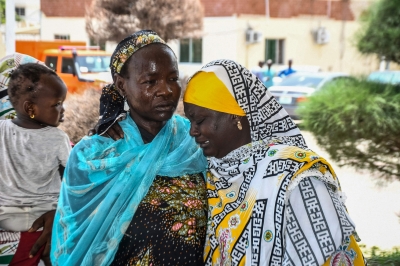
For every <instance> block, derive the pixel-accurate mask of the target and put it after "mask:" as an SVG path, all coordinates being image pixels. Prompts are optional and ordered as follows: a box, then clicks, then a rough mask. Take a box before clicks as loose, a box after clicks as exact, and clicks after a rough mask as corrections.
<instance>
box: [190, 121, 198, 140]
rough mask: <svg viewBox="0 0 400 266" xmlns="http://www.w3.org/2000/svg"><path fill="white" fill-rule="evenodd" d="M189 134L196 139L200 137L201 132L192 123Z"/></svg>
mask: <svg viewBox="0 0 400 266" xmlns="http://www.w3.org/2000/svg"><path fill="white" fill-rule="evenodd" d="M189 134H190V136H192V137H196V136H198V135H199V130H198V129H197V127H196V126H195V125H193V124H192V123H190V130H189Z"/></svg>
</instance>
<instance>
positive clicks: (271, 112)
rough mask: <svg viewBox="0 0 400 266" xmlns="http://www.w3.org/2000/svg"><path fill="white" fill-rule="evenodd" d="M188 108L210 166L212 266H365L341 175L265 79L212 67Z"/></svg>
mask: <svg viewBox="0 0 400 266" xmlns="http://www.w3.org/2000/svg"><path fill="white" fill-rule="evenodd" d="M184 105H185V114H186V116H187V117H188V118H189V120H190V122H191V129H190V134H191V135H192V136H193V137H194V138H195V140H196V142H197V143H198V144H199V145H200V147H201V148H202V149H203V153H204V155H206V156H207V157H208V172H207V180H206V182H207V188H208V192H207V196H208V204H209V213H208V214H209V218H208V221H209V222H208V230H207V239H206V246H205V253H204V259H205V261H206V265H365V263H364V258H363V255H362V253H361V251H360V249H359V247H358V245H357V243H356V241H355V239H356V238H355V235H356V233H355V225H354V223H353V221H352V220H351V218H350V217H349V215H348V213H347V211H346V208H345V205H344V202H343V198H342V192H341V188H340V185H339V181H338V179H337V177H336V175H335V172H334V171H333V169H332V167H331V166H330V165H329V163H328V162H327V161H326V160H325V159H323V158H322V157H320V156H318V155H317V154H316V153H314V152H313V151H311V150H310V149H309V148H308V147H307V145H306V143H305V141H304V138H303V136H302V135H301V132H300V130H299V129H298V128H297V126H296V124H295V123H294V122H293V121H292V119H291V118H290V117H289V115H288V114H287V112H286V111H285V110H284V109H283V107H282V106H281V105H280V104H279V103H278V102H277V101H276V100H275V98H273V97H272V96H271V94H270V93H269V92H268V91H267V89H266V88H265V87H264V86H263V84H262V82H261V81H260V80H258V79H257V78H256V77H255V76H254V75H253V74H251V73H250V72H249V71H248V70H247V69H246V68H244V67H242V66H241V65H239V64H237V63H235V62H233V61H230V60H219V61H214V62H211V63H209V64H207V65H206V66H204V67H203V68H202V69H201V70H200V71H199V72H197V73H196V74H195V75H194V76H193V77H192V78H191V80H190V81H189V82H188V86H187V89H186V92H185V95H184Z"/></svg>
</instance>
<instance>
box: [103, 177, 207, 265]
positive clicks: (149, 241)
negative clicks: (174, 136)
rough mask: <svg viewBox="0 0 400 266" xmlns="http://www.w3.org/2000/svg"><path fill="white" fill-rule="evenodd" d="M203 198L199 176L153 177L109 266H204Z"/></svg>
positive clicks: (204, 196)
mask: <svg viewBox="0 0 400 266" xmlns="http://www.w3.org/2000/svg"><path fill="white" fill-rule="evenodd" d="M206 225H207V198H206V185H205V181H204V177H203V175H201V174H194V175H185V176H182V177H178V178H170V177H163V176H157V177H156V179H155V180H154V182H153V184H152V185H151V187H150V189H149V192H148V193H147V195H146V196H145V197H144V199H143V200H142V202H141V203H140V204H139V207H138V209H137V211H136V213H135V216H134V217H133V219H132V221H131V223H130V224H129V227H128V229H127V230H126V232H125V234H124V237H123V238H122V240H121V242H120V245H119V248H118V251H117V253H116V255H115V259H114V261H113V263H112V264H111V266H117V265H121V266H122V265H123V266H125V265H159V266H161V265H182V266H183V265H188V266H195V265H199V266H200V265H201V266H202V265H204V262H203V251H204V241H205V236H206Z"/></svg>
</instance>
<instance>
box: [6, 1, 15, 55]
mask: <svg viewBox="0 0 400 266" xmlns="http://www.w3.org/2000/svg"><path fill="white" fill-rule="evenodd" d="M13 53H15V0H6V54H7V55H9V54H13Z"/></svg>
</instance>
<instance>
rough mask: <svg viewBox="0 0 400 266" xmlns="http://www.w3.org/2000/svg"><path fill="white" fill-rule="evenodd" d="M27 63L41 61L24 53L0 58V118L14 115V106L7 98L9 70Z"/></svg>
mask: <svg viewBox="0 0 400 266" xmlns="http://www.w3.org/2000/svg"><path fill="white" fill-rule="evenodd" d="M27 63H38V64H43V65H44V63H43V62H41V61H39V60H37V59H35V58H33V57H31V56H29V55H25V54H20V53H15V54H12V55H7V56H5V57H3V58H2V59H0V119H12V118H14V117H15V116H16V113H15V111H14V108H13V107H12V105H11V102H10V100H9V98H8V93H7V89H8V82H9V81H10V75H11V72H12V71H13V70H14V69H16V68H17V67H18V66H19V65H23V64H27Z"/></svg>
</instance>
